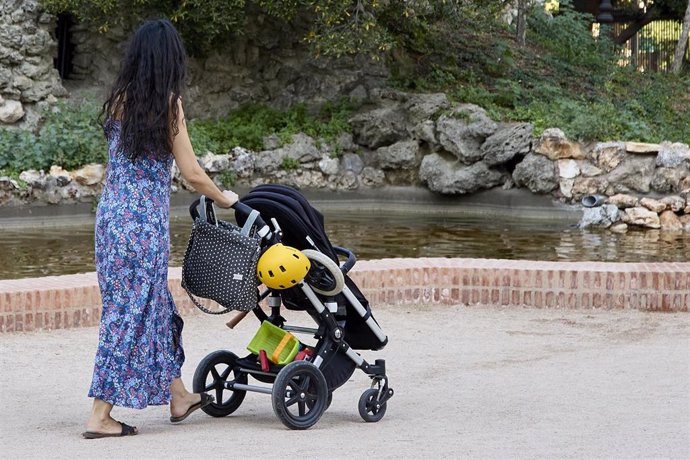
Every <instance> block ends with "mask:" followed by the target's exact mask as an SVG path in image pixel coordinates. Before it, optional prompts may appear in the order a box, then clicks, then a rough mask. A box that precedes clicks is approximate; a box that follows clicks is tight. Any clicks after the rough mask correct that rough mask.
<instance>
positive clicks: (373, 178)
mask: <svg viewBox="0 0 690 460" xmlns="http://www.w3.org/2000/svg"><path fill="white" fill-rule="evenodd" d="M361 180H362V184H363V185H366V186H367V187H380V186H381V185H383V183H384V181H385V180H386V175H385V174H384V173H383V171H381V170H380V169H376V168H372V167H371V166H367V167H365V168H364V169H362V175H361Z"/></svg>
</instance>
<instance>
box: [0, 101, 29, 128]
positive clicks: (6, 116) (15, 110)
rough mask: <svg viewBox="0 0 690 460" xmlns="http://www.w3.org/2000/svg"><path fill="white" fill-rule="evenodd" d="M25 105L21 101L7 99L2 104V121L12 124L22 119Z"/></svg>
mask: <svg viewBox="0 0 690 460" xmlns="http://www.w3.org/2000/svg"><path fill="white" fill-rule="evenodd" d="M23 116H24V107H22V103H21V102H19V101H13V100H5V101H4V102H3V103H2V104H1V105H0V122H2V123H7V124H12V123H16V122H18V121H19V120H21V119H22V117H23Z"/></svg>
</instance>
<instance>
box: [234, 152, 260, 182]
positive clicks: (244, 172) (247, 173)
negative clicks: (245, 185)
mask: <svg viewBox="0 0 690 460" xmlns="http://www.w3.org/2000/svg"><path fill="white" fill-rule="evenodd" d="M232 156H234V157H235V159H234V160H233V162H232V170H233V171H235V174H237V177H239V178H243V179H246V178H248V177H251V176H252V175H253V174H254V158H255V154H254V152H252V151H251V150H247V149H245V148H242V147H235V148H234V149H232Z"/></svg>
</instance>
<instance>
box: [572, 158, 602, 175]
mask: <svg viewBox="0 0 690 460" xmlns="http://www.w3.org/2000/svg"><path fill="white" fill-rule="evenodd" d="M577 165H578V166H579V168H580V173H581V174H582V175H583V176H585V177H594V176H599V175H601V174H602V173H603V171H602V170H601V169H599V168H597V167H596V166H594V165H593V164H592V163H590V162H589V161H587V160H578V162H577Z"/></svg>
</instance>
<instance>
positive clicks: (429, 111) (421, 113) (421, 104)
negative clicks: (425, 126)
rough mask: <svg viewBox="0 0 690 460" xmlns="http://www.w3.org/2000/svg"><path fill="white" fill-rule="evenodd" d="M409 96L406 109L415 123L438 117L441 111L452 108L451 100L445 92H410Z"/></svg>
mask: <svg viewBox="0 0 690 460" xmlns="http://www.w3.org/2000/svg"><path fill="white" fill-rule="evenodd" d="M407 97H408V100H407V102H406V103H405V105H404V110H405V112H406V113H407V114H408V116H409V118H410V121H412V123H414V124H416V123H417V122H420V121H423V120H427V119H429V118H436V116H437V115H438V114H439V112H441V111H443V110H448V109H449V108H450V101H449V100H448V96H446V95H445V93H430V94H424V93H420V94H409V95H408V96H407Z"/></svg>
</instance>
